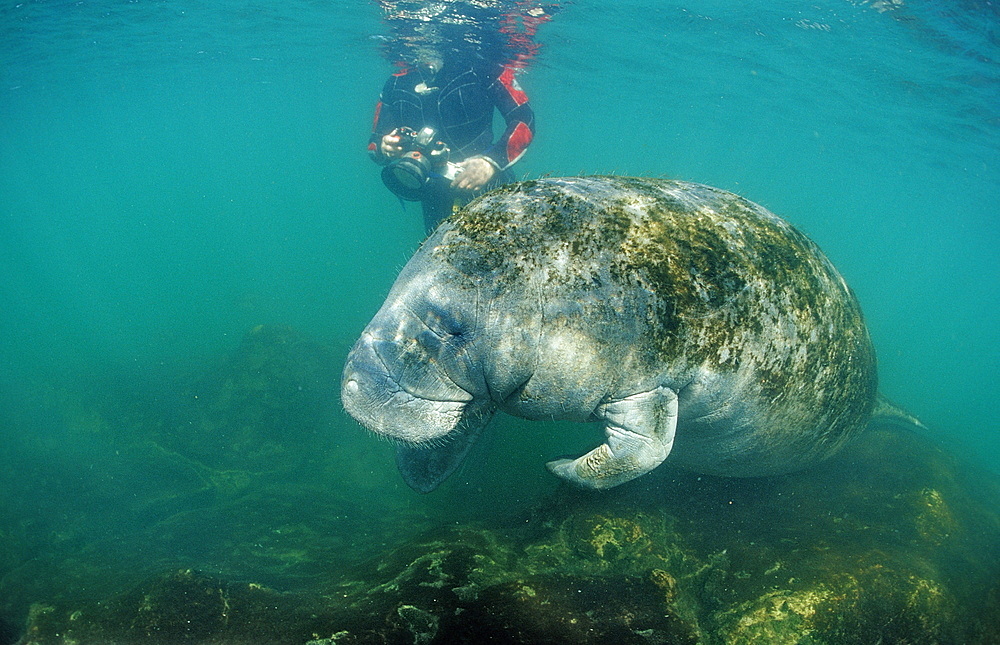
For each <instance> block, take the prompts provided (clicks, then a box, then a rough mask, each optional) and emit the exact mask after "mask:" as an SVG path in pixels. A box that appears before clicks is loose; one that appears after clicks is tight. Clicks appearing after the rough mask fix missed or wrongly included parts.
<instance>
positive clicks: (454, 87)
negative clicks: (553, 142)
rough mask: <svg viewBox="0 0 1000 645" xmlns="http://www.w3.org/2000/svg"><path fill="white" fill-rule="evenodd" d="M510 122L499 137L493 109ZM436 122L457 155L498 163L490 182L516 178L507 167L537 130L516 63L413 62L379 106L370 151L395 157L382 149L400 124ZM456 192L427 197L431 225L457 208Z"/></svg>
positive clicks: (383, 160) (378, 158)
mask: <svg viewBox="0 0 1000 645" xmlns="http://www.w3.org/2000/svg"><path fill="white" fill-rule="evenodd" d="M494 109H496V110H498V111H499V112H500V115H501V116H502V117H503V118H504V120H505V121H506V123H507V127H506V129H505V130H504V133H503V135H502V136H501V137H500V138H499V139H498V140H497V141H496V142H494V141H493V127H492V126H493V110H494ZM402 126H407V127H409V128H412V129H413V130H420V129H421V128H424V127H428V126H429V127H432V128H434V129H435V130H436V131H437V137H438V138H439V139H440V140H442V141H444V143H445V144H447V146H448V147H449V148H450V149H451V160H452V161H453V162H460V161H463V160H465V159H468V158H469V157H473V156H477V155H478V156H482V157H484V158H486V160H487V161H489V162H490V163H491V164H493V166H494V167H496V169H497V173H496V175H494V178H493V179H492V180H491V181H490V183H489V184H488V186H490V187H492V186H496V185H498V184H501V183H504V182H506V181H511V179H512V174H511V173H510V172H507V170H508V169H509V168H510V166H512V165H513V164H514V163H515V162H516V161H517V160H518V159H520V158H521V156H522V155H523V154H524V151H525V150H526V149H527V147H528V144H529V143H531V139H532V137H533V136H534V133H535V117H534V113H533V112H532V111H531V106H530V105H529V103H528V96H527V95H526V94H525V93H524V91H523V90H521V88H520V87H519V86H518V84H517V81H516V80H515V79H514V70H513V69H512V68H510V67H505V66H500V65H498V66H496V67H494V68H492V69H479V68H475V67H468V66H461V65H454V64H445V65H444V67H443V68H442V69H441V70H440V71H438V72H437V73H436V74H434V73H433V72H432V70H431V69H430V68H428V67H423V66H420V67H411V68H407V69H404V70H402V71H400V72H398V73H397V74H394V75H392V76H391V77H390V78H389V80H388V81H386V84H385V87H384V88H383V89H382V95H381V96H380V97H379V102H378V104H377V105H376V106H375V120H374V123H373V124H372V134H371V138H370V139H369V142H368V153H369V155H371V158H372V160H374V161H375V162H376V163H378V164H380V165H384V164H387V163H389V162H390V161H392V159H391V158H389V157H387V156H385V155H383V154H382V149H381V142H382V137H384V136H385V135H387V134H389V133H390V132H392V131H393V130H395V129H396V128H399V127H402ZM455 198H456V195H453V194H451V192H450V191H447V190H443V189H442V190H438V191H437V192H436V193H431V194H429V195H428V198H427V199H425V200H423V204H424V219H425V224H427V227H428V230H429V229H431V228H433V226H434V225H436V224H437V222H438V220H440V219H441V218H443V217H445V216H446V215H448V214H449V213H450V212H451V206H452V204H453V203H454V201H455Z"/></svg>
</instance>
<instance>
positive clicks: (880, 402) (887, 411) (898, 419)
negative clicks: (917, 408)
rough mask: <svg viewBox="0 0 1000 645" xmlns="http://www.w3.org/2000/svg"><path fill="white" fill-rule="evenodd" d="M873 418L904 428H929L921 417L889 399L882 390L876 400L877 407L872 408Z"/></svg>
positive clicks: (873, 419)
mask: <svg viewBox="0 0 1000 645" xmlns="http://www.w3.org/2000/svg"><path fill="white" fill-rule="evenodd" d="M871 420H872V421H880V422H882V423H891V424H893V425H896V426H900V427H903V428H910V429H911V430H912V429H913V428H921V429H923V430H927V429H928V428H927V426H925V425H924V423H923V422H922V421H921V420H920V419H918V418H917V417H915V416H913V415H912V414H910V413H909V412H907V411H906V410H904V409H903V408H901V407H899V406H898V405H896V404H895V403H893V402H892V401H890V400H889V399H887V398H886V397H885V395H884V394H882V393H881V392H879V395H878V399H877V400H876V401H875V409H874V410H872V418H871Z"/></svg>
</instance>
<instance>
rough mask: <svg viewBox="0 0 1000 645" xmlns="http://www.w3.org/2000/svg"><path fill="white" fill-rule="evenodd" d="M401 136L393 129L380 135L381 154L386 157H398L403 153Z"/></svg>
mask: <svg viewBox="0 0 1000 645" xmlns="http://www.w3.org/2000/svg"><path fill="white" fill-rule="evenodd" d="M402 140H403V138H402V137H400V136H399V134H398V133H397V132H396V131H395V130H393V131H392V132H390V133H389V134H387V135H385V136H384V137H382V154H384V155H385V156H386V157H399V156H400V155H402V154H403V143H402Z"/></svg>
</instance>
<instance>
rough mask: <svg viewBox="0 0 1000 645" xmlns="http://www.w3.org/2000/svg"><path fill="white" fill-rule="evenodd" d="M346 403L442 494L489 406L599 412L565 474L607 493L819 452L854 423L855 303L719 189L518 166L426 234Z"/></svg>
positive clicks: (353, 364)
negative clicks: (639, 481)
mask: <svg viewBox="0 0 1000 645" xmlns="http://www.w3.org/2000/svg"><path fill="white" fill-rule="evenodd" d="M341 396H342V399H343V403H344V407H345V408H346V409H347V411H348V412H349V413H350V414H351V415H352V416H353V417H354V418H355V419H357V420H358V421H359V422H360V423H361V424H362V425H364V426H365V427H367V428H368V429H370V430H371V431H373V432H375V433H377V434H379V435H381V436H384V437H388V438H390V439H393V440H395V441H396V442H397V464H398V465H399V468H400V471H401V473H402V475H403V477H404V479H405V480H406V482H407V483H408V484H409V485H410V486H412V487H413V488H415V489H416V490H419V491H423V492H426V491H429V490H433V489H434V488H435V487H437V485H438V484H440V482H441V481H443V480H444V479H445V478H446V477H447V476H448V475H449V474H451V473H452V472H453V471H454V470H455V468H457V467H458V465H459V464H460V463H461V461H462V459H463V458H464V457H465V455H466V453H467V452H468V450H469V447H470V446H471V445H472V443H473V441H474V440H475V439H476V437H477V436H478V435H479V433H480V431H481V430H482V429H483V428H484V426H486V424H487V423H488V422H489V420H490V418H491V417H492V415H493V414H494V412H495V411H496V410H503V411H504V412H507V413H508V414H512V415H515V416H519V417H523V418H526V419H535V420H547V419H567V420H574V421H592V422H597V423H600V424H601V425H602V426H603V429H604V432H605V435H606V437H607V439H606V441H605V442H604V443H602V444H600V445H599V446H597V447H596V448H595V449H593V450H592V451H590V452H588V453H587V454H585V455H583V456H581V457H579V458H577V459H560V460H556V461H552V462H549V464H548V467H549V469H550V470H551V471H552V472H553V473H555V474H556V475H558V476H560V477H562V478H564V479H566V480H568V481H570V482H573V483H575V484H578V485H581V486H584V487H588V488H595V489H604V488H610V487H612V486H616V485H618V484H621V483H623V482H627V481H629V480H631V479H634V478H635V477H638V476H640V475H643V474H644V473H647V472H649V471H650V470H652V469H653V468H656V466H658V465H659V464H660V463H662V462H663V461H664V460H665V459H668V458H669V460H670V463H672V464H675V465H678V466H681V467H684V468H687V469H691V470H695V471H699V472H704V473H711V474H719V475H730V476H751V475H765V474H772V473H780V472H787V471H791V470H795V469H798V468H802V467H805V466H807V465H809V464H812V463H814V462H816V461H818V460H820V459H823V458H825V457H828V456H830V455H831V454H833V453H834V452H836V451H837V450H838V449H839V448H840V447H841V446H842V445H843V444H844V443H845V442H846V441H847V440H848V439H849V438H850V437H851V435H853V434H854V433H856V432H857V431H859V430H860V429H862V428H863V427H864V426H865V424H866V422H867V420H868V418H869V416H870V415H871V412H872V408H873V406H874V403H875V398H876V376H875V358H874V354H873V352H872V348H871V343H870V341H869V338H868V333H867V331H866V329H865V326H864V322H863V320H862V316H861V312H860V310H859V308H858V305H857V302H856V301H855V298H854V296H853V295H852V293H851V291H850V290H849V289H848V287H847V285H846V284H845V283H844V281H843V279H842V278H841V277H840V275H839V274H838V273H837V271H836V269H834V268H833V266H832V265H831V264H830V263H829V261H828V260H827V259H826V258H825V256H824V255H823V254H822V252H821V251H820V250H819V249H818V248H817V247H816V246H815V245H814V244H813V243H812V242H811V241H809V240H808V239H807V238H806V237H805V236H803V235H802V234H801V233H799V232H798V231H796V230H795V229H794V228H792V227H791V226H790V225H789V224H788V223H786V222H785V221H783V220H781V219H780V218H778V217H777V216H775V215H773V214H772V213H770V212H768V211H767V210H765V209H764V208H762V207H760V206H758V205H756V204H753V203H751V202H748V201H747V200H745V199H742V198H741V197H738V196H736V195H733V194H732V193H728V192H725V191H721V190H718V189H714V188H710V187H708V186H702V185H698V184H691V183H685V182H679V181H668V180H659V179H635V178H625V177H588V178H565V179H545V180H540V181H533V182H526V183H522V184H513V185H510V186H506V187H503V188H501V189H499V190H497V191H494V192H492V193H489V194H487V195H484V196H483V197H481V198H479V199H477V200H476V201H474V202H472V203H471V204H469V205H468V206H467V207H466V208H465V209H464V210H462V211H460V212H459V213H457V214H456V215H454V216H453V217H451V218H450V219H449V220H447V221H445V222H444V223H443V224H441V226H440V227H439V228H438V229H437V230H436V231H435V232H434V233H433V234H432V235H431V236H430V237H429V238H428V239H427V241H426V242H424V244H423V246H422V247H421V248H420V250H419V251H418V252H417V253H416V254H415V255H414V256H413V258H412V259H411V260H410V262H409V263H408V264H407V265H406V266H405V267H404V268H403V270H402V272H401V273H400V275H399V277H398V279H397V280H396V283H395V285H393V287H392V290H391V291H390V293H389V296H388V298H387V299H386V301H385V304H384V305H383V306H382V308H381V310H379V312H378V313H377V314H376V315H375V318H374V319H373V320H372V321H371V322H370V323H369V325H368V327H367V328H366V329H365V330H364V332H363V333H362V334H361V338H360V339H359V340H358V342H357V344H355V346H354V348H353V349H352V350H351V353H350V356H349V357H348V360H347V364H346V366H345V368H344V375H343V381H342V394H341Z"/></svg>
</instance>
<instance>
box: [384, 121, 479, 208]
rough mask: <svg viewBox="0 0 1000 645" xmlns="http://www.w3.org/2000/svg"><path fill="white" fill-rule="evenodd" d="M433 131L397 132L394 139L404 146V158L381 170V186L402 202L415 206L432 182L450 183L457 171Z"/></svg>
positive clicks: (398, 130) (400, 130)
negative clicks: (414, 203)
mask: <svg viewBox="0 0 1000 645" xmlns="http://www.w3.org/2000/svg"><path fill="white" fill-rule="evenodd" d="M436 134H437V133H436V132H435V131H434V128H423V129H421V130H420V132H415V131H414V130H412V129H410V128H406V127H403V128H399V129H397V130H396V135H398V136H399V143H400V145H401V146H403V150H404V152H403V156H401V157H399V158H398V159H394V160H393V161H392V162H390V163H389V165H387V166H386V167H385V168H383V169H382V183H384V184H385V185H386V188H388V189H389V190H391V191H392V192H394V193H396V195H398V196H399V197H401V198H402V199H406V200H409V201H411V202H418V201H420V200H421V199H423V196H424V191H425V190H426V188H427V185H428V184H429V183H430V182H431V180H432V179H434V178H436V177H440V178H441V179H444V180H447V181H449V182H450V181H451V180H452V179H454V178H455V176H456V175H457V174H458V171H459V170H460V168H459V167H458V166H457V165H455V164H453V163H451V162H450V161H448V155H449V153H450V150H449V149H448V146H446V145H445V144H444V142H443V141H439V140H437V139H436V138H435V135H436Z"/></svg>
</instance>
